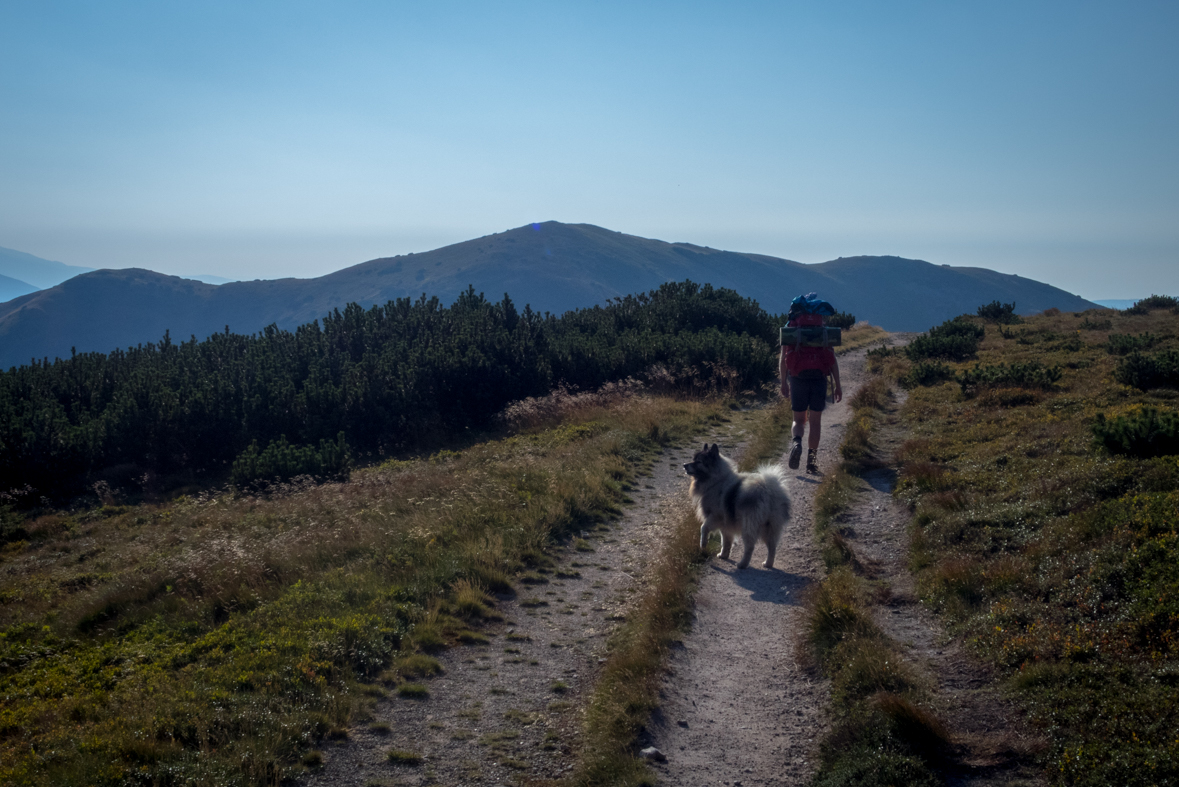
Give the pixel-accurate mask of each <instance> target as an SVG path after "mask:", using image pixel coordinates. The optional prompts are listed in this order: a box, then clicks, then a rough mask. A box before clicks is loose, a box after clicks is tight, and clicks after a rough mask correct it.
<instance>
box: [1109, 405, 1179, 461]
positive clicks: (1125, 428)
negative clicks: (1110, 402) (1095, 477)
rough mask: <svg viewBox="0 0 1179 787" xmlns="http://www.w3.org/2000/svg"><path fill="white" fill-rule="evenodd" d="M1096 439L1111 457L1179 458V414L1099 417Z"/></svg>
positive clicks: (1152, 412) (1152, 411)
mask: <svg viewBox="0 0 1179 787" xmlns="http://www.w3.org/2000/svg"><path fill="white" fill-rule="evenodd" d="M1093 437H1094V439H1095V440H1096V442H1097V444H1098V445H1100V446H1101V447H1102V448H1104V449H1105V450H1107V451H1109V452H1110V453H1111V454H1127V455H1129V456H1134V457H1137V458H1139V459H1147V458H1150V457H1154V456H1171V455H1173V454H1179V413H1176V412H1175V411H1169V412H1159V411H1158V410H1157V409H1155V408H1153V407H1144V408H1142V409H1141V410H1139V411H1138V412H1136V413H1133V414H1130V415H1119V416H1117V417H1115V418H1111V419H1107V418H1106V417H1105V415H1104V414H1103V413H1098V414H1097V420H1096V421H1094V422H1093Z"/></svg>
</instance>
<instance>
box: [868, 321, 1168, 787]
mask: <svg viewBox="0 0 1179 787" xmlns="http://www.w3.org/2000/svg"><path fill="white" fill-rule="evenodd" d="M1151 306H1154V308H1151ZM1133 312H1135V313H1128V312H1117V313H1114V312H1108V311H1101V312H1098V311H1093V312H1086V313H1083V314H1060V313H1048V314H1045V315H1041V316H1037V317H1033V318H1029V319H1026V320H1025V321H1023V322H1022V323H1021V324H1013V325H997V324H988V325H986V326H985V337H984V338H983V339H982V341H981V344H980V345H979V347H978V350H977V353H976V355H975V356H973V357H969V358H967V359H966V360H963V361H960V362H946V361H944V360H936V359H918V360H916V361H915V360H913V359H910V358H906V357H905V356H904V354H903V353H901V354H893V355H878V356H877V357H876V358H875V359H874V363H875V364H876V366H877V368H880V369H883V370H885V371H886V372H887V373H888V374H890V375H892V377H893V379H895V380H904V381H905V382H906V383H907V384H908V385H910V386H912V389H911V390H910V393H909V398H908V401H907V403H906V405H905V408H904V411H903V415H904V419H905V422H906V423H907V424H908V426H909V428H910V429H911V432H912V439H911V440H910V441H909V442H907V443H906V444H905V445H904V446H903V447H902V449H901V451H900V455H899V457H898V461H899V463H900V467H901V471H900V480H899V484H898V487H897V491H896V494H897V495H898V496H900V497H901V498H902V499H904V500H906V501H907V502H908V503H909V504H910V505H911V506H912V507H913V510H914V514H915V521H914V525H913V528H912V542H911V549H912V561H913V568H914V569H915V570H916V571H917V572H918V576H919V587H920V589H921V592H922V595H923V598H924V600H925V601H926V602H927V603H928V604H929V605H931V606H932V607H933V608H934V609H936V610H938V611H939V612H940V613H941V614H942V616H943V617H944V619H945V620H946V621H947V623H948V624H949V626H950V628H951V631H952V632H953V633H954V634H955V635H956V636H959V637H961V638H963V639H964V640H965V641H967V642H968V643H969V644H970V645H971V647H972V648H973V649H974V651H975V652H976V653H978V654H979V655H981V656H982V657H984V658H985V659H987V660H989V661H991V662H992V663H994V664H995V665H996V666H997V667H998V669H999V670H1000V674H1001V675H1003V676H1004V679H1005V680H1006V681H1007V684H1008V685H1009V686H1010V688H1011V690H1012V691H1013V692H1014V693H1015V694H1016V696H1017V697H1018V698H1019V700H1020V701H1021V702H1022V704H1023V706H1024V707H1025V708H1026V710H1027V711H1028V713H1029V714H1030V716H1031V718H1032V719H1033V720H1034V722H1035V723H1036V724H1037V725H1038V726H1039V727H1041V728H1042V729H1043V730H1044V732H1045V733H1046V734H1047V736H1048V738H1049V740H1050V742H1051V744H1050V750H1049V751H1048V753H1047V754H1046V755H1045V769H1046V773H1047V774H1048V776H1049V778H1050V779H1051V780H1052V781H1053V782H1054V783H1059V784H1069V785H1094V786H1096V785H1109V784H1119V785H1174V784H1179V732H1177V731H1179V535H1177V528H1179V434H1177V423H1179V419H1177V417H1176V408H1177V406H1179V391H1177V390H1176V389H1177V388H1179V315H1177V314H1176V312H1175V309H1174V302H1173V301H1170V300H1168V299H1165V298H1164V299H1156V301H1155V302H1153V303H1148V304H1147V305H1146V306H1145V307H1139V308H1136V309H1135V310H1133ZM974 322H976V323H979V324H981V320H974Z"/></svg>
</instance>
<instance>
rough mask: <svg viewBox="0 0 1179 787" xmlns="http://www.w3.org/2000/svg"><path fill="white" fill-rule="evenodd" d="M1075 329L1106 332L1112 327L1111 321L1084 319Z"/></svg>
mask: <svg viewBox="0 0 1179 787" xmlns="http://www.w3.org/2000/svg"><path fill="white" fill-rule="evenodd" d="M1077 327H1078V328H1080V329H1081V330H1083V331H1108V330H1109V329H1110V328H1112V327H1113V320H1091V319H1089V318H1088V317H1086V318H1085V319H1083V320H1081V324H1080V325H1079V326H1077Z"/></svg>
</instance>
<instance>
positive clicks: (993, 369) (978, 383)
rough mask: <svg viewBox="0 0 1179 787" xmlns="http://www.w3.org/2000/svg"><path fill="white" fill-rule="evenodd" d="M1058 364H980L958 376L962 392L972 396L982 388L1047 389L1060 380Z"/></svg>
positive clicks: (1030, 362)
mask: <svg viewBox="0 0 1179 787" xmlns="http://www.w3.org/2000/svg"><path fill="white" fill-rule="evenodd" d="M1062 374H1063V372H1062V371H1061V368H1060V367H1059V366H1044V365H1043V364H1042V363H1040V362H1039V361H1022V362H1021V361H1015V362H1013V363H1011V364H1005V363H1000V364H995V365H991V364H982V365H979V366H976V367H974V368H973V369H967V370H966V371H964V372H962V374H961V375H960V376H959V377H958V384H959V385H960V386H962V393H963V394H964V395H966V396H968V397H969V396H974V395H976V394H977V393H978V392H979V391H980V390H982V389H984V388H1038V389H1042V390H1048V389H1050V388H1052V386H1053V384H1055V383H1056V382H1057V381H1059V380H1060V378H1061V375H1062Z"/></svg>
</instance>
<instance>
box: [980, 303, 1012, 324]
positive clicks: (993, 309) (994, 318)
mask: <svg viewBox="0 0 1179 787" xmlns="http://www.w3.org/2000/svg"><path fill="white" fill-rule="evenodd" d="M978 316H979V317H982V318H983V319H984V320H986V321H987V322H997V323H999V324H1000V325H1017V324H1019V323H1021V322H1023V320H1022V319H1021V318H1020V316H1019V315H1018V314H1016V313H1015V302H1014V301H1012V302H1011V303H999V301H991V302H990V303H988V304H986V305H985V306H979V307H978Z"/></svg>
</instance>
